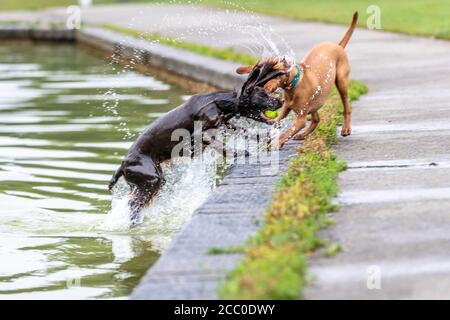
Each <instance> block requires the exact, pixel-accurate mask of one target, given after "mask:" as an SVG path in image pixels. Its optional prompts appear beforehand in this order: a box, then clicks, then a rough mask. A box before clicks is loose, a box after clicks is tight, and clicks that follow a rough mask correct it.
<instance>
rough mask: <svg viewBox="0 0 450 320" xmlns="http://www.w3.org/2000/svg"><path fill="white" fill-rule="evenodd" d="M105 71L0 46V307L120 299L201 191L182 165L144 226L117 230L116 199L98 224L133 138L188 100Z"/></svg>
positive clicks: (102, 66) (204, 189) (154, 82)
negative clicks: (7, 302) (8, 302)
mask: <svg viewBox="0 0 450 320" xmlns="http://www.w3.org/2000/svg"><path fill="white" fill-rule="evenodd" d="M116 68H117V67H114V66H113V65H110V64H108V63H107V62H105V61H104V60H102V59H98V58H96V57H93V56H91V55H89V54H87V53H86V52H84V51H83V50H81V49H79V48H76V47H74V46H71V45H55V46H54V45H41V44H38V45H36V44H33V45H31V44H27V43H7V44H2V45H1V46H0V298H3V299H4V298H14V299H16V298H26V299H28V298H39V299H40V298H44V299H46V298H51V299H66V298H71V299H78V298H119V297H126V296H127V295H128V294H129V293H130V292H131V290H132V288H133V287H134V286H135V285H136V284H137V282H138V281H139V279H140V278H141V277H142V276H143V274H144V273H145V271H146V270H147V269H148V268H149V267H150V266H151V265H152V264H153V263H154V262H155V260H156V259H157V258H158V256H159V252H160V251H161V250H162V249H163V248H164V247H165V246H166V245H167V243H168V241H170V239H171V237H172V236H173V234H174V232H176V231H177V230H178V229H179V228H180V226H181V225H182V224H183V223H184V222H185V221H186V219H188V217H189V215H190V214H191V213H192V211H193V210H194V209H195V208H196V207H197V206H198V205H199V204H200V203H201V202H202V201H203V200H204V199H205V197H206V195H207V194H208V192H209V191H210V190H211V187H212V186H213V184H214V181H215V178H216V171H214V170H215V169H211V168H212V166H210V165H209V166H208V165H207V166H206V169H207V170H203V171H202V170H200V171H199V170H193V169H192V168H198V166H199V164H195V163H188V164H186V163H185V164H184V165H180V166H179V167H178V168H177V171H170V172H166V174H167V179H168V181H169V182H168V183H167V185H166V186H165V192H163V193H162V194H163V195H164V194H165V195H166V197H164V196H162V197H161V199H159V200H158V201H157V202H156V203H155V204H154V206H152V208H151V209H149V211H148V212H147V215H148V216H149V217H153V220H152V219H151V218H149V219H147V222H146V223H144V224H143V225H142V226H140V227H138V228H134V229H132V230H129V229H127V228H123V226H122V225H121V218H123V216H124V212H123V210H121V209H120V202H121V201H122V200H121V198H120V197H118V198H117V199H116V200H117V202H118V204H117V207H116V210H115V211H116V212H115V213H114V214H110V215H107V213H108V212H109V211H110V210H111V195H110V193H109V191H108V190H107V188H106V186H107V182H108V180H109V179H110V177H111V175H112V173H113V171H114V170H115V169H116V168H117V166H118V164H119V162H120V159H121V157H122V156H123V155H124V154H125V152H126V150H127V148H128V147H129V145H130V143H131V141H132V140H134V138H135V135H136V133H137V132H139V131H140V130H142V129H143V128H144V127H146V126H147V125H148V124H149V123H151V121H152V120H154V119H155V118H157V117H159V116H160V115H161V114H164V113H165V112H166V111H168V110H169V109H170V108H172V107H174V106H177V105H179V104H180V103H182V101H183V100H185V99H186V97H187V96H188V95H189V94H190V93H189V92H187V91H186V90H184V89H182V88H180V87H178V86H176V85H173V84H168V83H165V82H163V81H161V80H158V78H157V77H153V76H143V75H141V74H138V73H135V72H132V71H124V69H123V68H117V69H116ZM115 69H116V70H115ZM125 70H126V69H125ZM208 170H209V171H208ZM211 170H212V171H211ZM171 181H172V183H171ZM122 184H123V182H122ZM192 185H195V188H192V187H191V186H192ZM169 193H170V196H168V194H169ZM122 202H123V201H122ZM122 205H123V203H122ZM118 208H119V209H118ZM164 210H165V211H167V212H164ZM113 211H114V210H113Z"/></svg>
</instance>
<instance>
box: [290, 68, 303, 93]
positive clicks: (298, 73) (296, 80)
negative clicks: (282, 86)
mask: <svg viewBox="0 0 450 320" xmlns="http://www.w3.org/2000/svg"><path fill="white" fill-rule="evenodd" d="M295 66H296V67H297V74H296V75H295V77H294V79H292V81H291V83H290V84H289V86H290V87H291V88H294V87H295V86H296V85H297V84H298V80H300V74H301V73H302V70H301V69H300V67H299V66H298V64H296V65H295Z"/></svg>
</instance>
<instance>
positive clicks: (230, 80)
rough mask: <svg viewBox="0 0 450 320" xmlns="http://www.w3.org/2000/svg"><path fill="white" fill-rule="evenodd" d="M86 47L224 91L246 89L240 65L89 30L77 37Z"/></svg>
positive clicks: (116, 34)
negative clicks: (237, 88)
mask: <svg viewBox="0 0 450 320" xmlns="http://www.w3.org/2000/svg"><path fill="white" fill-rule="evenodd" d="M76 40H77V41H78V42H80V43H82V44H85V45H89V46H91V47H94V48H100V49H102V50H104V51H107V52H111V53H113V54H114V55H115V56H116V57H118V58H123V59H133V60H134V61H137V62H138V63H140V64H144V65H146V64H150V65H152V66H155V67H159V68H163V69H165V70H168V71H171V72H173V73H176V74H179V75H182V76H185V77H188V78H191V79H193V80H196V81H200V82H206V83H208V84H211V85H213V86H215V87H218V88H222V89H234V88H236V87H239V86H240V85H242V83H243V81H244V78H243V77H241V76H239V75H237V74H235V73H234V70H236V68H237V67H238V64H236V63H233V62H229V61H224V60H219V59H215V58H211V57H206V56H203V55H200V54H196V53H193V52H189V51H185V50H181V49H177V48H173V47H169V46H166V45H161V44H158V43H153V42H149V41H145V40H140V39H136V38H134V37H131V36H127V35H123V34H120V33H117V32H113V31H110V30H105V29H100V28H93V27H87V28H83V29H82V30H79V31H78V32H77V33H76Z"/></svg>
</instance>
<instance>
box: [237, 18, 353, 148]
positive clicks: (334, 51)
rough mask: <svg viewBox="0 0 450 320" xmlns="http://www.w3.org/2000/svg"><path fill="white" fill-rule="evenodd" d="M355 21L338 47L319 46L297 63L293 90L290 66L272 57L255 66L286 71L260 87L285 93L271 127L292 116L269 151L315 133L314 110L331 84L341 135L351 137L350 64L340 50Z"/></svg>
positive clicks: (249, 68)
mask: <svg viewBox="0 0 450 320" xmlns="http://www.w3.org/2000/svg"><path fill="white" fill-rule="evenodd" d="M357 20H358V12H355V13H354V14H353V20H352V23H351V25H350V27H349V29H348V30H347V32H346V33H345V35H344V37H343V38H342V39H341V41H340V42H339V44H336V43H332V42H324V43H320V44H318V45H316V46H315V47H314V48H313V49H312V50H311V51H310V52H309V53H308V54H307V55H306V56H305V57H304V58H303V59H302V61H300V62H299V63H298V66H299V67H300V69H301V75H300V79H299V81H298V84H297V85H296V86H295V87H290V84H291V82H292V80H293V79H294V78H295V76H296V74H297V68H296V67H295V66H292V65H290V64H289V63H288V62H287V61H286V60H285V59H283V58H282V57H279V56H274V57H270V58H266V59H263V60H261V61H259V62H258V65H261V64H269V65H272V68H273V69H275V70H284V71H286V73H285V74H284V75H281V76H279V77H277V78H275V79H272V80H270V81H268V82H267V83H266V84H265V86H264V88H265V90H266V91H267V92H274V91H275V90H276V89H277V88H283V89H284V90H285V93H284V99H285V102H284V104H283V107H282V108H281V111H280V113H279V115H278V117H277V118H276V119H275V121H274V123H275V124H278V123H279V122H280V121H281V120H283V119H284V118H285V117H286V116H287V115H288V114H289V112H290V111H291V110H293V111H294V112H295V114H296V120H295V122H294V124H293V125H292V126H291V127H290V128H288V129H287V130H286V131H284V132H283V133H282V134H281V135H280V136H279V137H278V139H275V140H273V141H272V143H271V147H272V148H273V149H279V148H281V147H282V146H283V145H284V143H285V142H286V141H287V140H289V139H290V138H293V139H297V140H302V139H304V138H305V137H306V136H307V135H308V134H310V133H311V132H313V131H314V130H315V129H316V127H317V125H318V124H319V122H320V118H319V114H318V110H319V109H320V107H321V106H322V105H323V103H324V102H325V99H326V98H327V97H328V95H329V94H330V92H331V90H332V89H333V85H334V84H336V87H337V90H338V91H339V94H340V96H341V100H342V103H343V105H344V124H343V127H342V130H341V135H342V136H348V135H350V134H351V132H352V129H351V110H350V105H349V99H348V84H349V74H350V64H349V61H348V58H347V54H346V53H345V51H344V48H345V46H346V45H347V43H348V41H349V40H350V38H351V36H352V34H353V31H354V29H355V27H356V22H357ZM253 67H254V66H243V67H239V68H237V70H236V72H237V73H239V74H243V73H250V72H251V71H252V69H253ZM308 114H310V115H311V125H310V126H309V127H308V128H307V129H306V130H305V131H303V132H301V130H302V129H303V128H304V127H305V125H306V117H307V115H308Z"/></svg>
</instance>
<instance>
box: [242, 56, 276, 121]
mask: <svg viewBox="0 0 450 320" xmlns="http://www.w3.org/2000/svg"><path fill="white" fill-rule="evenodd" d="M282 73H283V72H281V71H278V70H273V69H272V68H268V67H267V66H266V65H256V66H255V67H254V68H253V70H252V71H251V73H250V75H249V76H248V78H247V80H246V81H245V83H244V85H243V86H242V88H241V92H240V95H239V102H238V103H239V112H240V114H241V115H242V116H244V117H248V118H252V119H254V120H257V121H263V122H265V121H266V118H265V117H264V112H265V111H267V110H272V111H273V110H277V109H279V108H281V107H282V105H283V101H282V100H280V99H278V98H276V97H273V96H270V95H269V94H268V93H267V92H266V91H265V90H264V88H263V86H264V85H265V84H266V83H267V82H268V81H270V80H272V79H274V78H276V77H278V76H280V74H282Z"/></svg>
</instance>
